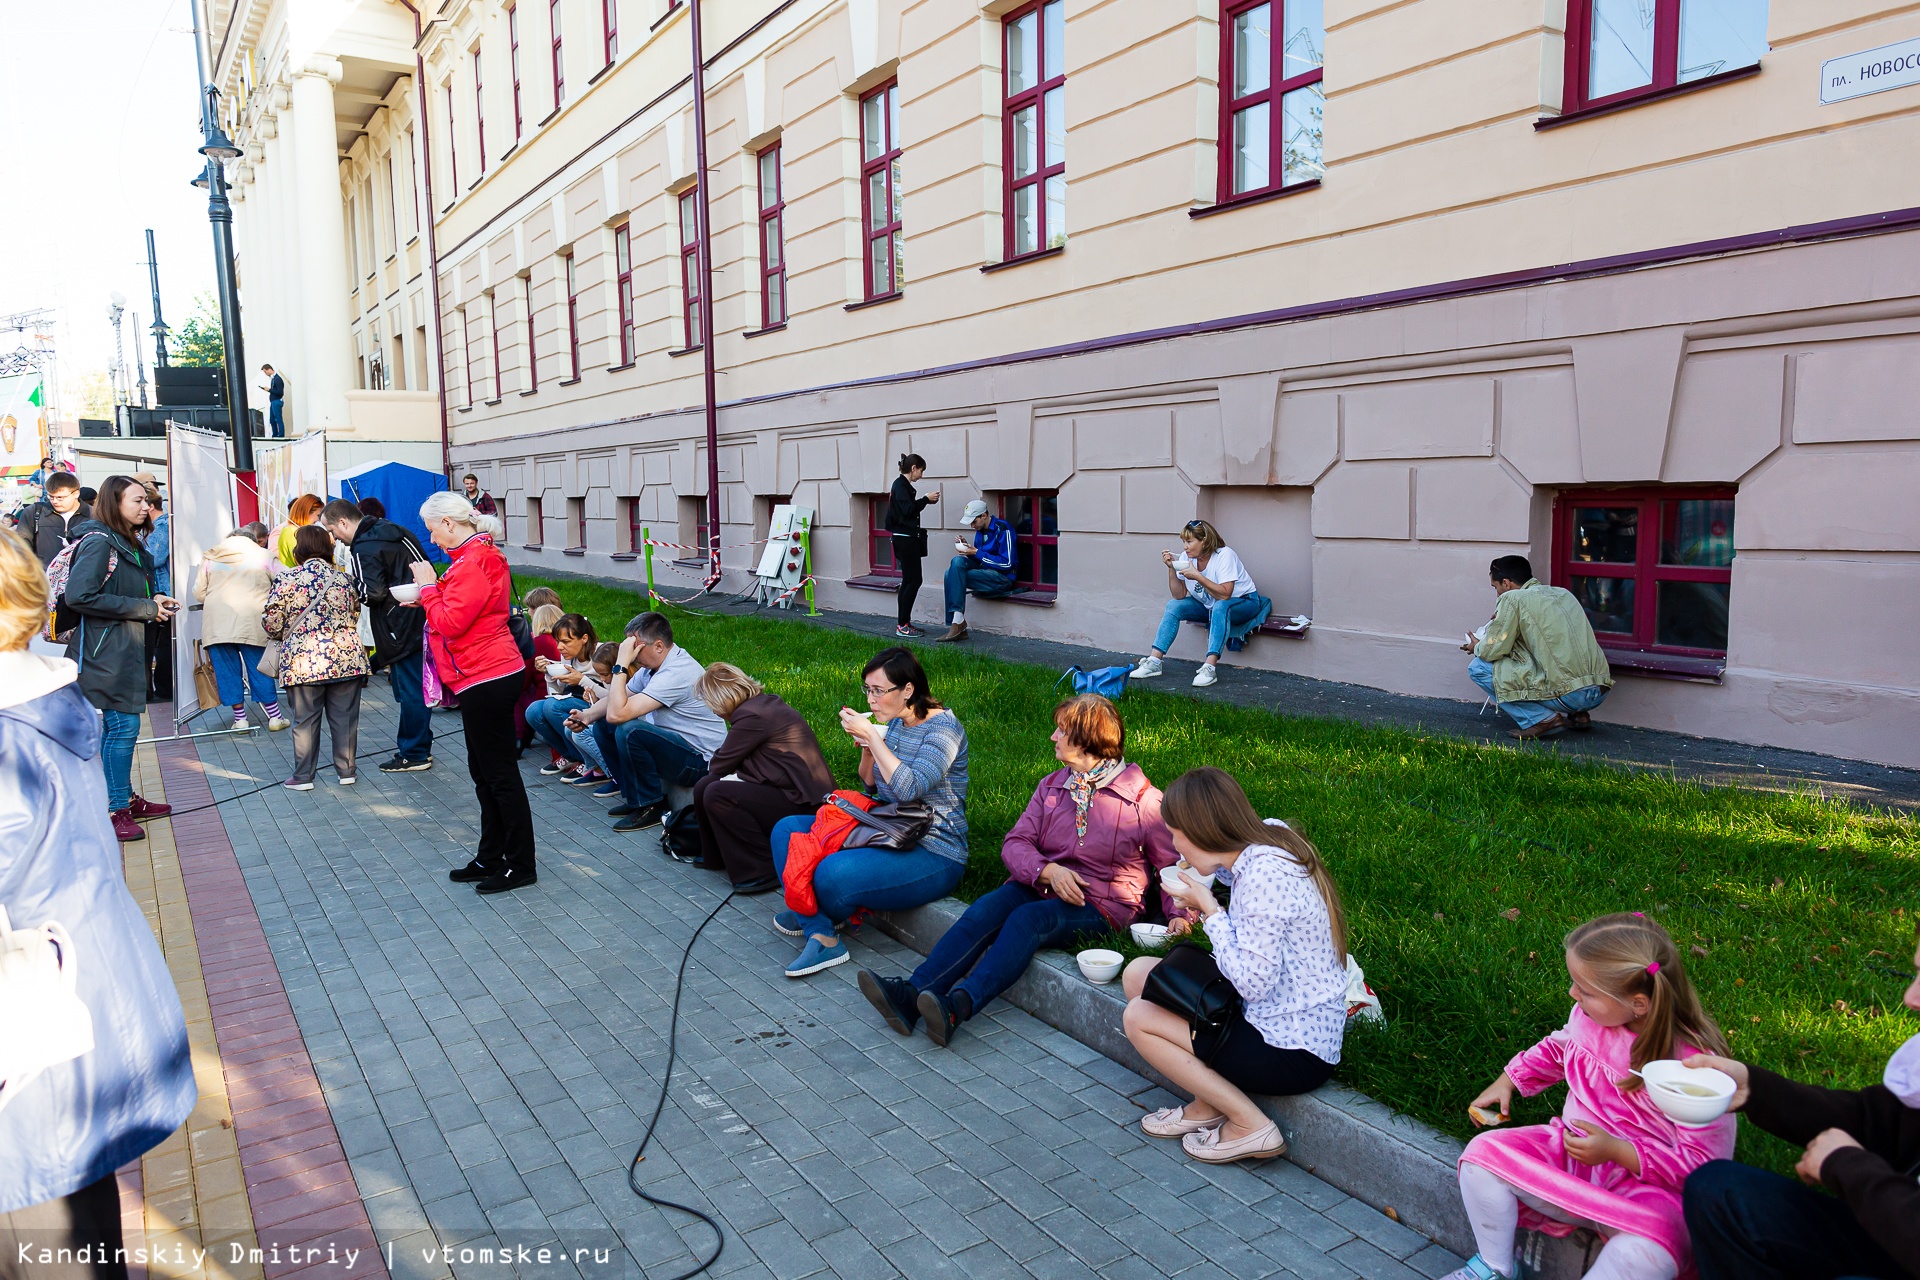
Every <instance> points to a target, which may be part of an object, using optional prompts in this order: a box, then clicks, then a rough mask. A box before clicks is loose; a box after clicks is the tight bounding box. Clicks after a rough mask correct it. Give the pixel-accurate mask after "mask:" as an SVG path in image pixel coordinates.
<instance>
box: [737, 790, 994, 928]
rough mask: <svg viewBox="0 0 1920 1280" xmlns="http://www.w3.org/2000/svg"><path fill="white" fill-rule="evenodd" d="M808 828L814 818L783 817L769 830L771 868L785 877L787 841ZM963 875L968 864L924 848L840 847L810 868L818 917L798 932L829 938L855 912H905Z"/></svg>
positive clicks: (941, 893)
mask: <svg viewBox="0 0 1920 1280" xmlns="http://www.w3.org/2000/svg"><path fill="white" fill-rule="evenodd" d="M812 828H813V815H812V814H810V813H803V814H801V815H800V816H799V817H797V818H782V819H781V820H780V821H779V822H776V823H775V824H774V826H773V838H772V843H773V869H774V873H775V874H776V875H780V876H785V875H786V873H787V842H788V841H789V840H791V839H793V837H794V834H795V833H796V832H800V831H808V830H811V829H812ZM966 873H967V864H966V863H964V862H956V861H954V860H953V859H952V858H943V857H941V856H940V855H939V854H937V853H929V852H928V851H927V850H925V849H918V848H916V849H901V850H893V849H842V850H840V852H838V853H833V854H828V855H827V856H826V857H824V858H822V859H821V860H820V865H819V866H817V867H815V868H814V869H813V896H814V897H816V898H818V899H819V900H820V914H819V915H817V916H814V917H813V918H811V919H809V920H807V921H805V922H803V924H802V925H801V931H802V932H804V933H817V934H821V935H823V936H825V937H832V936H833V926H834V922H835V921H839V920H845V919H846V918H847V917H849V916H851V915H852V914H853V913H854V911H855V910H856V909H857V908H860V907H866V908H868V909H869V910H872V911H905V910H907V909H908V908H910V907H924V906H926V905H927V904H928V903H929V902H932V901H933V900H934V899H935V898H944V897H946V896H947V895H948V894H950V893H952V892H953V890H954V888H955V886H957V885H958V884H959V883H960V877H961V876H963V875H965V874H966Z"/></svg>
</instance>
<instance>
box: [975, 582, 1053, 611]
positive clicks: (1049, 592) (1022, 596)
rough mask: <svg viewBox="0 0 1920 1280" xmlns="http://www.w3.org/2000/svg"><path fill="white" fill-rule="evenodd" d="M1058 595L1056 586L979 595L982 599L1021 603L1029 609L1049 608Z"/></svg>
mask: <svg viewBox="0 0 1920 1280" xmlns="http://www.w3.org/2000/svg"><path fill="white" fill-rule="evenodd" d="M1059 596H1060V589H1059V588H1058V587H1051V588H1041V587H1022V588H1021V589H1020V590H1018V591H1009V592H1008V593H1007V594H1006V595H1003V596H981V597H979V598H980V599H982V600H1004V601H1006V602H1007V603H1008V604H1023V605H1025V606H1027V608H1029V609H1051V608H1053V605H1054V601H1055V600H1057V599H1058V598H1059Z"/></svg>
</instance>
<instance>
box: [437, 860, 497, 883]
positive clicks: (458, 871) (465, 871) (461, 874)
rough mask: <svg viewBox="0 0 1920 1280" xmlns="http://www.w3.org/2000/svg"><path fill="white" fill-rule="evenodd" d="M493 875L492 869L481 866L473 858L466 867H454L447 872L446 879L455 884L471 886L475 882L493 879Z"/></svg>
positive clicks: (478, 861)
mask: <svg viewBox="0 0 1920 1280" xmlns="http://www.w3.org/2000/svg"><path fill="white" fill-rule="evenodd" d="M493 875H494V871H493V868H492V867H483V866H481V865H480V860H479V859H478V858H475V859H474V860H473V861H472V862H469V863H468V864H467V865H466V866H464V867H455V868H454V869H453V870H451V871H449V872H447V879H449V880H451V881H453V882H454V883H455V884H471V883H472V882H474V881H476V880H490V879H492V878H493Z"/></svg>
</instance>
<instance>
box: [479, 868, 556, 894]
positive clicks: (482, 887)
mask: <svg viewBox="0 0 1920 1280" xmlns="http://www.w3.org/2000/svg"><path fill="white" fill-rule="evenodd" d="M539 879H540V877H539V876H538V875H536V874H534V873H533V872H531V871H515V870H513V869H512V868H511V867H509V868H508V869H507V870H505V871H502V872H500V873H498V874H497V875H492V876H489V877H487V878H486V879H485V880H482V881H481V882H480V883H479V884H477V885H475V886H473V890H474V892H475V893H508V892H510V891H512V890H514V889H524V888H526V887H527V886H528V885H530V884H533V883H534V882H535V881H537V880H539Z"/></svg>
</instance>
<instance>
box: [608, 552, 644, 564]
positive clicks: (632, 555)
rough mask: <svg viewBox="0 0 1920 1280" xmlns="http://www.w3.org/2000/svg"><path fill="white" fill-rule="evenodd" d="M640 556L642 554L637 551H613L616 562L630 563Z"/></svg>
mask: <svg viewBox="0 0 1920 1280" xmlns="http://www.w3.org/2000/svg"><path fill="white" fill-rule="evenodd" d="M639 558H640V554H639V553H638V552H636V551H616V552H614V553H613V561H614V563H615V564H630V563H632V562H633V561H635V560H638V559H639Z"/></svg>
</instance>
